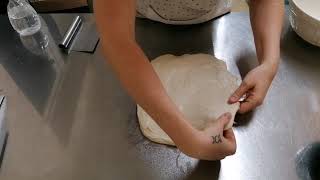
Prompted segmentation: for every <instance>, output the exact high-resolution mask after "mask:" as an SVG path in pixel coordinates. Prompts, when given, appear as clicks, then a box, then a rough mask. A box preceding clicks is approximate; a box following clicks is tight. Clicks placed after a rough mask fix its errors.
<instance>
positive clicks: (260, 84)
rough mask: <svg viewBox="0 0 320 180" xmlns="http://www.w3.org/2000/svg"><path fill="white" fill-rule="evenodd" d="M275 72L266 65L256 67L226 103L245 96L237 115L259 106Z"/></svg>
mask: <svg viewBox="0 0 320 180" xmlns="http://www.w3.org/2000/svg"><path fill="white" fill-rule="evenodd" d="M276 70H277V68H276V67H274V66H272V65H268V64H261V65H260V66H258V67H256V68H255V69H253V70H252V71H250V72H249V73H248V74H247V75H246V77H245V78H244V80H243V81H242V83H241V85H240V87H239V88H238V89H237V90H236V91H235V92H234V93H233V94H232V95H231V97H230V98H229V101H228V102H229V103H230V104H233V103H236V102H238V101H239V100H240V99H241V98H242V97H243V96H244V95H245V99H244V101H243V102H241V103H240V109H239V113H241V114H243V113H246V112H248V111H251V110H253V109H254V108H256V107H257V106H260V105H261V104H262V102H263V100H264V98H265V96H266V94H267V91H268V89H269V87H270V84H271V82H272V80H273V78H274V76H275V74H276Z"/></svg>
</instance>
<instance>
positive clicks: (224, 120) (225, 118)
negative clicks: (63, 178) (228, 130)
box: [216, 112, 232, 130]
mask: <svg viewBox="0 0 320 180" xmlns="http://www.w3.org/2000/svg"><path fill="white" fill-rule="evenodd" d="M231 118H232V114H231V113H229V112H228V113H224V114H223V115H221V116H220V117H219V118H218V119H217V121H216V122H217V124H218V127H219V129H221V130H223V129H224V128H225V127H226V126H227V125H228V123H229V122H230V120H231Z"/></svg>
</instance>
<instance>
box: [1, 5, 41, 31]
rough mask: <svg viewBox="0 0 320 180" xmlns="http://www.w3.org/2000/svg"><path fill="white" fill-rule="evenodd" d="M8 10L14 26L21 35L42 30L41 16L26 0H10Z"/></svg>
mask: <svg viewBox="0 0 320 180" xmlns="http://www.w3.org/2000/svg"><path fill="white" fill-rule="evenodd" d="M7 10H8V17H9V20H10V23H11V25H12V27H13V28H14V29H15V30H16V31H17V32H18V33H19V34H20V35H22V36H28V35H32V34H34V33H36V32H38V31H39V30H40V27H41V22H40V18H39V16H38V14H37V12H36V11H35V10H34V9H33V7H32V6H31V5H30V4H29V3H28V2H26V1H25V0H10V1H9V3H8V6H7Z"/></svg>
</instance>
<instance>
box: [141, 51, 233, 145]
mask: <svg viewBox="0 0 320 180" xmlns="http://www.w3.org/2000/svg"><path fill="white" fill-rule="evenodd" d="M151 64H152V66H153V68H154V70H155V71H156V73H157V74H158V76H159V78H160V80H161V82H162V84H163V86H164V88H165V89H166V91H167V93H168V95H169V96H170V98H171V99H172V100H173V102H174V103H175V104H176V105H177V106H178V108H179V109H180V110H181V111H182V113H183V114H184V115H185V117H187V120H188V121H189V122H190V123H191V124H192V126H193V127H195V128H197V129H199V130H203V129H204V128H205V127H206V124H208V123H209V122H211V121H215V120H216V119H217V118H218V117H219V116H220V115H222V114H223V113H225V112H230V113H232V116H233V117H232V121H230V123H229V124H228V126H227V127H226V129H228V128H231V127H232V124H233V120H234V115H235V114H236V112H237V110H238V108H239V104H238V103H236V104H233V105H229V104H228V103H227V101H228V98H229V96H230V95H231V94H232V92H233V91H235V90H236V89H237V87H238V83H237V78H236V77H235V76H233V75H232V74H231V73H229V72H228V70H227V67H226V64H225V63H224V62H223V61H221V60H218V59H216V58H214V57H213V56H211V55H206V54H196V55H183V56H173V55H163V56H160V57H158V58H156V59H155V60H153V61H152V63H151ZM137 114H138V119H139V123H140V129H141V131H142V133H143V134H144V135H145V136H146V137H147V138H149V139H150V140H151V141H154V142H157V143H161V144H168V145H174V143H173V141H172V140H171V139H170V137H169V136H168V135H167V134H166V133H165V132H164V131H163V130H162V129H161V128H160V127H159V126H158V125H157V124H156V122H155V121H153V119H152V118H151V117H150V116H149V115H148V114H147V113H146V112H145V111H144V110H143V109H142V108H141V107H140V106H137Z"/></svg>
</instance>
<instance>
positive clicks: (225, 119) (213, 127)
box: [204, 113, 232, 135]
mask: <svg viewBox="0 0 320 180" xmlns="http://www.w3.org/2000/svg"><path fill="white" fill-rule="evenodd" d="M231 118H232V115H231V113H224V114H223V115H221V116H220V117H219V118H218V119H217V120H216V121H214V122H211V123H210V124H208V126H207V127H206V128H205V129H204V132H205V133H207V134H208V135H212V132H216V133H222V132H223V130H224V127H226V126H227V124H228V123H229V121H230V120H231Z"/></svg>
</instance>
